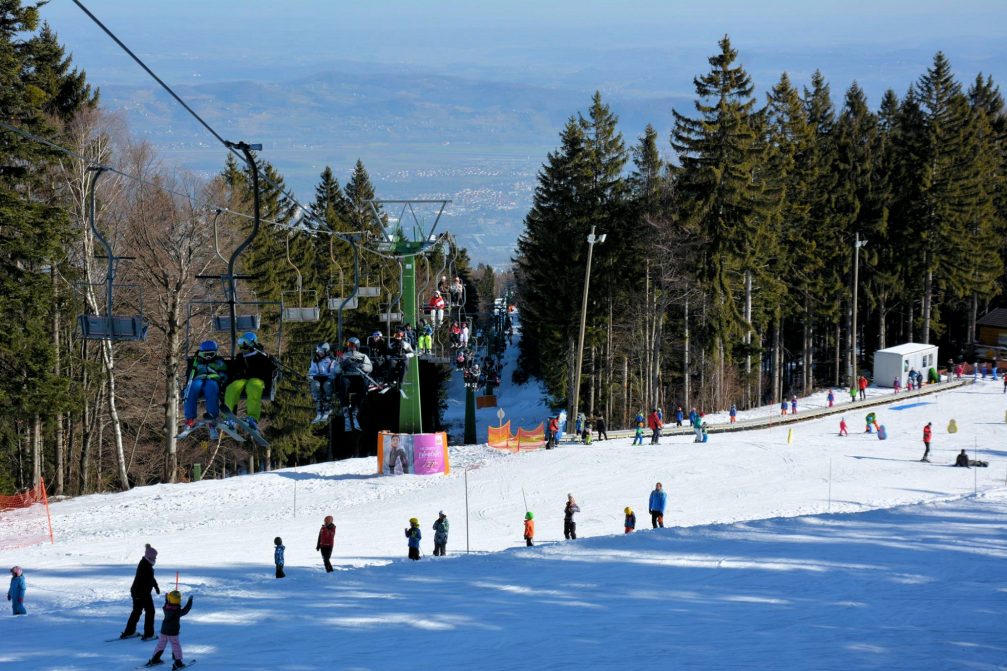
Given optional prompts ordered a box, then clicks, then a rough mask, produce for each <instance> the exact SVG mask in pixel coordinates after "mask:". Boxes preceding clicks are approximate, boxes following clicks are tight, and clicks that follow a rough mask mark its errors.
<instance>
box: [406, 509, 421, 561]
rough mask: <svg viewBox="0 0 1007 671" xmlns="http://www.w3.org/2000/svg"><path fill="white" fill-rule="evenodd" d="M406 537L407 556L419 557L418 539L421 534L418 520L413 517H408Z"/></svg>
mask: <svg viewBox="0 0 1007 671" xmlns="http://www.w3.org/2000/svg"><path fill="white" fill-rule="evenodd" d="M406 538H408V539H409V558H410V559H419V558H420V540H422V539H423V534H422V533H420V521H419V520H418V519H416V518H415V517H410V518H409V528H408V529H406Z"/></svg>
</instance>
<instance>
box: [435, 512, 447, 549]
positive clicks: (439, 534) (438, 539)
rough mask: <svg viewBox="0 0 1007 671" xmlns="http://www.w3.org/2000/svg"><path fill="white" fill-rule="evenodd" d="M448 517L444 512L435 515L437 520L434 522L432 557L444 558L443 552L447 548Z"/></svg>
mask: <svg viewBox="0 0 1007 671" xmlns="http://www.w3.org/2000/svg"><path fill="white" fill-rule="evenodd" d="M448 529H449V526H448V516H447V515H445V514H444V511H443V510H442V511H440V512H439V513H437V519H436V520H434V556H435V557H436V556H438V555H440V556H441V557H443V556H444V551H445V550H446V549H447V546H448Z"/></svg>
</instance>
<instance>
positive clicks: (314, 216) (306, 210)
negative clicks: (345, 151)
mask: <svg viewBox="0 0 1007 671" xmlns="http://www.w3.org/2000/svg"><path fill="white" fill-rule="evenodd" d="M73 4H75V5H77V6H78V7H79V8H80V9H81V11H82V12H84V13H85V14H87V16H88V18H90V19H91V21H93V22H94V23H95V25H97V26H98V27H99V28H101V29H102V31H104V32H105V34H106V35H108V36H109V37H110V38H112V40H113V41H114V42H115V43H116V44H117V45H119V48H121V49H122V50H123V51H125V52H126V53H127V54H128V55H129V57H130V58H132V59H133V60H134V61H136V64H137V65H139V66H140V67H141V68H143V70H144V72H146V73H147V74H148V75H150V76H151V77H152V78H153V79H154V81H156V82H157V83H158V84H160V85H161V88H163V89H164V90H165V91H167V92H168V95H170V96H171V97H172V98H174V99H175V101H176V102H177V103H178V104H179V105H181V106H182V107H183V108H185V110H186V111H187V112H188V113H189V114H190V115H192V117H193V118H194V119H195V120H196V121H198V122H199V124H200V125H201V126H203V128H205V129H206V130H207V131H209V133H210V134H211V135H212V136H213V137H215V138H216V139H217V141H218V142H220V143H221V144H222V145H224V147H226V148H227V150H228V151H229V152H231V153H232V154H234V155H235V156H237V157H238V158H240V159H242V160H245V156H244V154H242V153H241V152H239V151H238V150H237V149H236V148H235V146H234V143H232V142H228V141H227V140H225V139H224V138H223V137H222V136H221V135H220V133H218V132H217V131H215V130H214V129H213V127H212V126H210V124H208V123H207V122H206V121H205V120H204V119H203V118H202V117H201V116H199V115H198V114H197V113H196V111H195V110H193V109H192V108H191V107H190V106H189V105H188V104H187V103H186V102H185V101H184V100H182V98H181V96H179V95H178V94H177V93H175V91H174V90H172V88H171V87H170V86H168V85H167V84H166V83H165V82H164V80H163V79H161V78H160V77H158V76H157V74H155V73H154V71H153V70H151V69H150V68H149V67H148V66H147V64H146V63H144V62H143V61H142V60H140V57H139V56H137V55H136V54H135V53H133V51H132V50H130V48H129V47H127V46H126V45H125V44H124V43H123V41H122V40H120V39H119V38H118V37H116V35H115V33H113V32H112V31H111V30H109V28H108V27H107V26H106V25H105V24H104V23H102V22H101V21H100V20H99V19H98V17H96V16H95V15H94V14H92V13H91V11H90V10H89V9H88V8H87V7H85V6H84V3H82V2H80V0H73ZM252 163H253V164H252V165H251V166H249V169H251V170H255V171H256V172H259V167H258V165H256V164H255V161H254V160H253V161H252ZM260 179H262V181H264V182H266V184H269V185H270V186H272V187H273V188H274V189H276V190H277V191H279V192H280V193H282V194H283V195H284V197H286V198H287V199H288V200H289V201H290V202H292V203H293V204H294V205H296V206H297V207H299V208H300V209H301V211H302V212H304V213H305V214H306V215H308V216H309V217H310V218H311V219H313V220H315V222H317V223H318V224H321V225H323V226H326V228H328V225H327V224H326V222H325V221H324V219H320V218H319V217H318V215H317V214H315V213H314V212H313V211H312V210H311V209H309V208H307V207H305V206H304V205H301V203H300V202H298V200H297V199H296V198H294V197H293V196H292V195H291V194H290V193H288V192H287V191H285V190H284V189H283V188H282V187H281V186H280V185H279V184H277V183H276V182H274V181H272V180H271V179H269V177H268V176H267V175H264V174H261V172H260Z"/></svg>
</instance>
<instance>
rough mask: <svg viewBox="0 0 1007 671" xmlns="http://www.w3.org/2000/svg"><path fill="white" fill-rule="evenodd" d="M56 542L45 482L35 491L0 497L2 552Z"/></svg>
mask: <svg viewBox="0 0 1007 671" xmlns="http://www.w3.org/2000/svg"><path fill="white" fill-rule="evenodd" d="M45 541H49V542H50V543H52V542H54V538H53V533H52V519H51V517H50V515H49V497H48V496H46V492H45V481H44V480H42V481H40V482H39V484H38V486H37V487H35V488H34V489H28V490H25V491H23V492H19V493H17V494H13V495H9V496H0V550H11V549H14V548H21V547H26V546H28V545H35V544H36V543H42V542H45Z"/></svg>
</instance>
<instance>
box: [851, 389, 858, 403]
mask: <svg viewBox="0 0 1007 671" xmlns="http://www.w3.org/2000/svg"><path fill="white" fill-rule="evenodd" d="M856 402H857V387H856V385H853V386H852V387H850V403H856Z"/></svg>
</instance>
